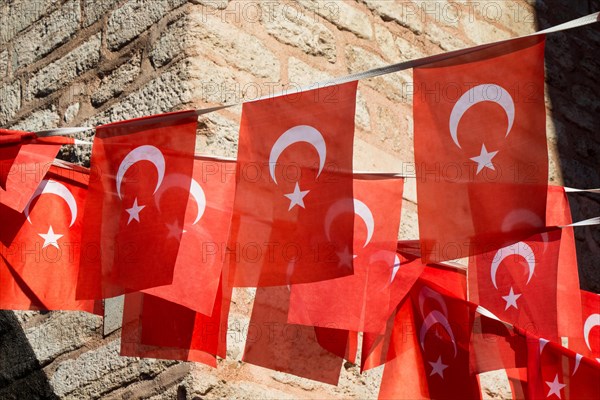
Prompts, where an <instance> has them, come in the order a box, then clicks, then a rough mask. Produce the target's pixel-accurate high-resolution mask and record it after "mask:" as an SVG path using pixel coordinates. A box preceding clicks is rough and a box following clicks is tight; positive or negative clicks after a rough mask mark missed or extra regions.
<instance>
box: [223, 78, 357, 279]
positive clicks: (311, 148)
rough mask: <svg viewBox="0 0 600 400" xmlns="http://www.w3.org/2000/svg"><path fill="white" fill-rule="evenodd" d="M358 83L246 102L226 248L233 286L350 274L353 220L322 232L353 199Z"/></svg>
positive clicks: (243, 110) (243, 109) (329, 277)
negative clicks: (332, 213) (330, 216)
mask: <svg viewBox="0 0 600 400" xmlns="http://www.w3.org/2000/svg"><path fill="white" fill-rule="evenodd" d="M356 86H357V82H350V83H346V84H343V85H337V86H331V87H325V88H320V89H316V90H310V91H305V92H301V93H296V94H293V95H287V96H280V97H275V98H271V99H266V100H258V101H254V102H249V103H244V105H243V108H242V120H241V124H240V139H239V150H238V164H237V188H236V193H235V202H234V209H233V220H232V223H231V235H230V238H229V245H228V247H229V248H228V251H229V252H230V254H231V257H230V259H231V267H232V268H233V269H232V271H233V273H232V279H233V281H234V283H235V285H236V286H277V285H287V284H294V283H306V282H315V281H321V280H326V279H332V278H338V277H341V276H346V275H351V274H352V272H353V268H352V262H351V261H352V260H350V261H349V260H347V259H346V258H341V257H340V255H339V254H343V255H345V254H346V253H344V251H345V250H347V249H351V248H352V237H353V235H352V233H353V229H352V228H353V224H352V220H349V221H346V222H344V223H341V222H339V223H338V224H337V225H336V226H335V229H332V230H331V231H327V230H326V222H327V213H328V211H329V210H330V209H331V207H332V206H333V205H334V204H336V203H338V202H340V201H345V199H352V198H353V196H352V146H353V141H354V140H353V138H354V111H355V106H356Z"/></svg>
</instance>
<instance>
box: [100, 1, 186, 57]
mask: <svg viewBox="0 0 600 400" xmlns="http://www.w3.org/2000/svg"><path fill="white" fill-rule="evenodd" d="M185 2H186V0H130V1H128V2H127V3H125V4H124V5H123V6H121V7H120V8H118V9H116V10H115V11H113V12H112V14H111V15H110V17H109V18H108V22H107V24H106V43H107V45H108V48H109V49H110V50H118V49H120V48H121V47H123V46H125V45H126V44H127V43H129V42H131V41H132V40H133V39H135V38H136V37H137V36H138V35H139V34H141V33H142V32H144V31H145V30H146V29H148V28H149V27H150V26H152V24H154V23H156V22H158V21H159V20H160V19H161V18H162V17H164V16H165V15H166V14H167V13H168V12H169V11H171V10H173V9H175V8H177V7H179V6H180V5H182V4H184V3H185Z"/></svg>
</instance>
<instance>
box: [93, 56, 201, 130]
mask: <svg viewBox="0 0 600 400" xmlns="http://www.w3.org/2000/svg"><path fill="white" fill-rule="evenodd" d="M189 64H190V62H189V61H183V62H181V63H179V64H177V65H175V66H174V67H173V68H171V69H169V70H168V71H167V72H165V73H163V74H162V75H160V76H159V77H157V78H155V79H153V80H152V81H150V82H148V83H147V84H146V85H145V86H143V87H142V88H140V89H138V90H136V91H135V92H133V93H131V94H129V95H128V96H126V97H124V98H123V100H122V101H121V102H119V103H117V104H114V105H113V106H111V107H109V108H108V109H107V110H105V111H103V112H102V113H100V114H97V115H95V116H94V117H92V118H90V119H89V120H88V121H86V122H84V124H85V126H95V125H99V124H106V123H109V122H115V121H122V120H126V119H131V118H137V117H142V116H146V115H153V114H159V113H162V112H167V111H171V110H173V109H174V108H175V107H177V106H179V105H181V104H184V103H188V102H190V101H192V90H191V84H190V83H189Z"/></svg>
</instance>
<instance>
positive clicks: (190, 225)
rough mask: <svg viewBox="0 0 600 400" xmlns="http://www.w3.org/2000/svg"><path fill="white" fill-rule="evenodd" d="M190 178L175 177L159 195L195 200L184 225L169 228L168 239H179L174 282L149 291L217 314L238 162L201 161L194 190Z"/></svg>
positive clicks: (197, 162)
mask: <svg viewBox="0 0 600 400" xmlns="http://www.w3.org/2000/svg"><path fill="white" fill-rule="evenodd" d="M187 180H188V179H187V177H185V176H178V175H171V176H170V177H168V178H165V182H164V184H163V185H162V186H161V188H160V189H159V190H158V192H157V194H156V199H157V200H156V203H157V204H160V202H161V199H163V197H166V196H167V194H168V193H171V192H173V194H174V195H180V196H189V200H188V205H187V209H186V213H185V218H184V220H183V221H178V220H174V221H172V222H171V223H170V224H169V225H168V229H169V232H168V234H167V240H179V237H181V239H180V240H181V242H180V246H179V253H178V254H177V262H176V264H175V272H174V275H173V283H172V284H170V285H167V286H160V287H156V288H152V289H146V290H144V293H148V294H151V295H153V296H156V297H160V298H163V299H165V300H168V301H170V302H172V303H176V304H180V305H182V306H185V307H187V308H189V309H192V310H195V311H197V312H199V313H202V314H205V315H211V312H212V309H213V305H214V302H215V298H216V294H217V289H218V287H219V280H220V277H221V271H222V268H223V263H224V261H225V253H226V246H227V237H228V235H229V224H230V222H231V213H232V209H233V195H234V191H235V161H224V160H219V159H211V158H205V157H196V159H195V160H194V172H193V175H192V179H191V185H190V187H185V186H183V185H184V184H185V182H186V181H187Z"/></svg>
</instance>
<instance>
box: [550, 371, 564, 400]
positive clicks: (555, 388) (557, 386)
mask: <svg viewBox="0 0 600 400" xmlns="http://www.w3.org/2000/svg"><path fill="white" fill-rule="evenodd" d="M546 385H548V387H550V391H549V392H548V396H546V397H550V395H552V394H555V395H556V396H557V397H558V398H559V399H560V398H562V397H560V391H561V390H562V389H563V388H564V387H565V386H567V385H565V384H564V383H560V382H559V381H558V374H556V376H555V377H554V381H553V382H547V381H546Z"/></svg>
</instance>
